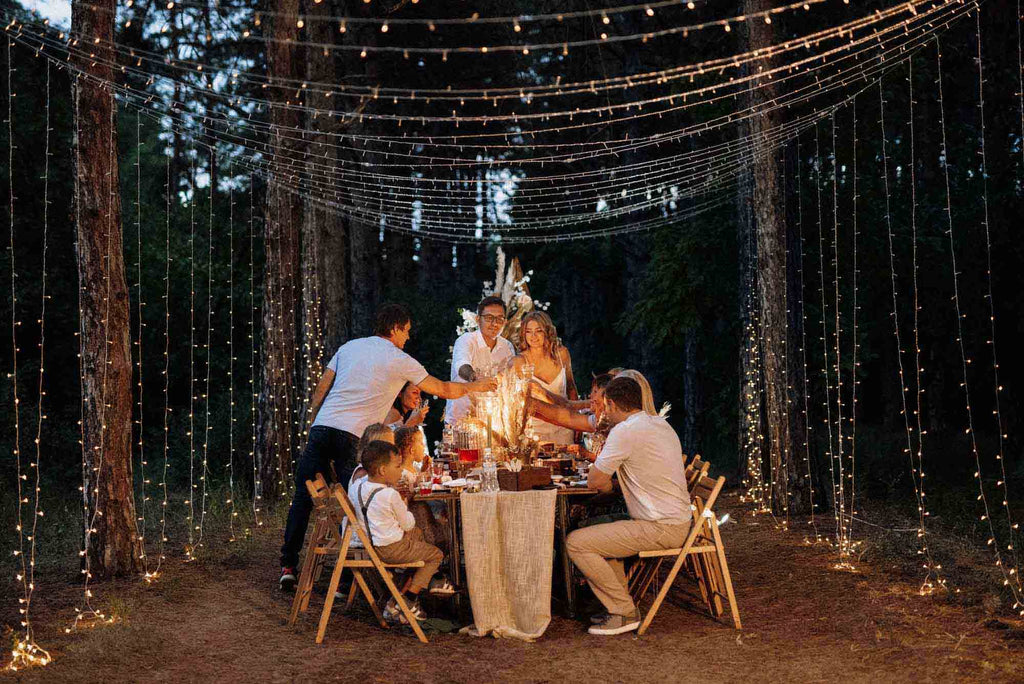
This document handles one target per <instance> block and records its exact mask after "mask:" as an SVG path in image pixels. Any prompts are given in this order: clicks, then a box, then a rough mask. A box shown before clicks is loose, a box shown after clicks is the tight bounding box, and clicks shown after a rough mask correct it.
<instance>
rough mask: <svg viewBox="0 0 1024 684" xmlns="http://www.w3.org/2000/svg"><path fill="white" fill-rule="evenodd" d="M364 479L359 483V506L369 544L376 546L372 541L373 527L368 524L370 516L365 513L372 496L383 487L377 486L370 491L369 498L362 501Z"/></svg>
mask: <svg viewBox="0 0 1024 684" xmlns="http://www.w3.org/2000/svg"><path fill="white" fill-rule="evenodd" d="M364 484H366V482H365V481H363V482H360V483H359V508H360V509H361V510H362V511H363V524H364V525H365V526H366V534H367V535H368V536H369V537H370V546H376V545H377V544H375V543H374V541H373V528H372V527H371V526H370V516H369V515H367V510H368V509H369V508H370V504H371V503H372V502H373V497H375V496H377V494H379V493H380V491H381V490H382V489H385V487H378V488H377V489H374V490H373V491H372V492H370V498H369V499H367V500H366V501H365V502H363V485H364Z"/></svg>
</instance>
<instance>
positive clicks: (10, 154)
mask: <svg viewBox="0 0 1024 684" xmlns="http://www.w3.org/2000/svg"><path fill="white" fill-rule="evenodd" d="M11 52H12V51H11V39H10V38H8V39H7V163H8V167H7V179H8V188H7V189H8V199H9V200H10V204H9V205H8V217H9V222H10V225H9V228H10V245H9V247H10V259H11V264H10V274H11V374H10V378H11V384H12V390H13V400H14V402H13V403H14V440H15V441H14V454H13V455H14V457H15V463H16V465H15V475H16V477H17V484H16V490H17V496H18V502H17V509H18V522H17V525H16V529H17V532H18V547H17V548H16V549H15V550H14V555H15V556H16V557H17V559H18V564H19V565H20V571H19V572H17V574H16V575H15V579H16V580H17V581H18V583H19V584H21V594H22V595H21V596H20V597H18V615H19V618H20V626H21V628H22V634H21V635H20V636H17V637H15V638H14V644H13V646H12V648H11V660H10V662H8V664H7V667H6V669H7V670H9V671H12V672H14V671H17V670H21V669H24V668H27V667H32V666H41V665H47V664H49V662H50V661H51V658H50V654H49V653H47V652H46V651H45V650H43V649H42V648H40V647H39V646H38V645H37V644H36V643H35V639H34V636H33V633H32V616H31V612H32V594H33V593H34V591H35V564H36V563H35V558H36V534H37V530H38V521H39V518H40V517H41V516H42V515H43V512H42V510H40V508H39V491H40V488H39V468H40V461H41V457H42V454H41V446H40V444H41V437H42V425H43V419H44V417H45V416H44V414H43V389H44V385H43V365H44V360H45V344H44V343H45V334H44V333H45V320H46V298H47V295H46V249H47V226H48V219H49V213H48V206H49V176H50V173H49V171H50V165H49V159H50V67H49V64H48V65H47V68H46V142H45V150H46V153H45V154H46V157H45V161H44V171H43V256H42V284H41V287H42V296H41V299H42V305H41V310H40V315H39V397H38V405H37V410H38V414H37V425H36V437H35V460H34V461H32V462H30V464H29V466H30V468H31V469H32V470H34V471H35V473H34V486H33V489H34V496H33V507H32V530H31V532H30V533H29V534H28V535H27V537H28V542H29V554H28V559H27V560H26V556H25V540H26V534H25V530H24V519H23V507H24V505H25V504H27V503H28V497H26V496H25V492H24V487H25V484H24V483H26V482H28V477H27V476H26V474H25V472H24V470H23V467H22V461H21V422H20V415H19V414H20V408H21V407H20V397H19V396H18V351H19V350H18V336H17V329H18V327H19V326H20V325H21V323H20V322H19V321H18V313H17V301H18V297H17V291H16V287H15V285H16V281H17V263H16V260H15V252H14V245H15V231H14V224H15V214H14V201H15V196H14V135H13V134H14V123H13V122H14V106H13V100H14V97H15V93H14V86H13V83H12V79H13V76H14V72H15V69H14V66H13V62H12V60H11Z"/></svg>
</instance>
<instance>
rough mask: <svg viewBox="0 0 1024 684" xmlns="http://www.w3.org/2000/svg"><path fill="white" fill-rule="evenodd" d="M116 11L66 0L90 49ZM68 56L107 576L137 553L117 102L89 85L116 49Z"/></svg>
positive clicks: (89, 454)
mask: <svg viewBox="0 0 1024 684" xmlns="http://www.w3.org/2000/svg"><path fill="white" fill-rule="evenodd" d="M116 11H117V4H116V2H115V0H98V1H97V2H95V3H92V4H84V3H77V2H76V3H74V4H73V6H72V12H71V30H72V32H73V33H74V34H75V35H78V36H82V37H83V39H84V40H88V41H89V42H90V43H91V42H93V39H95V41H96V43H97V45H96V46H95V50H96V51H97V52H101V51H105V50H106V49H107V48H105V47H103V46H107V45H111V44H112V43H113V40H114V16H115V14H116ZM108 60H109V61H108ZM76 61H77V62H78V64H76V67H77V68H78V69H80V70H81V71H82V72H83V74H85V75H83V76H81V77H79V78H76V79H75V80H74V82H73V90H72V97H73V99H74V111H75V126H74V131H75V132H74V159H75V195H74V196H75V217H76V230H77V246H78V279H79V285H80V289H79V298H80V302H81V323H80V331H79V333H80V335H81V338H80V344H81V364H82V417H83V421H82V437H83V441H82V449H83V453H84V459H85V462H84V464H83V473H84V474H85V476H86V478H87V479H86V482H84V483H83V487H82V496H83V504H84V510H85V513H86V518H87V519H86V521H85V528H86V540H87V541H88V544H87V547H86V553H87V554H88V561H89V569H90V572H91V573H92V574H93V575H94V576H98V577H102V576H107V577H109V576H113V575H126V574H131V573H135V572H138V571H139V570H140V568H141V560H140V559H141V556H142V540H141V539H140V538H139V535H138V529H137V528H136V524H135V497H134V492H133V487H132V450H131V442H132V359H131V353H130V351H129V350H130V346H129V343H130V339H129V338H130V335H129V321H130V318H129V307H128V286H127V283H126V281H125V273H124V254H123V252H122V247H121V195H120V187H119V184H120V178H119V174H118V166H117V108H116V103H115V100H114V95H113V92H112V91H110V90H109V89H107V88H104V87H102V86H101V85H99V84H100V83H101V82H107V83H110V82H113V81H114V80H115V78H114V69H113V67H112V66H111V65H112V64H115V63H116V61H117V56H116V55H114V54H109V55H107V56H106V59H104V60H101V59H96V60H95V61H93V60H91V59H77V60H76ZM90 77H91V78H90ZM94 79H95V80H94Z"/></svg>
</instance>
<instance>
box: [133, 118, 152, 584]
mask: <svg viewBox="0 0 1024 684" xmlns="http://www.w3.org/2000/svg"><path fill="white" fill-rule="evenodd" d="M135 250H136V259H135V290H136V295H135V310H136V313H135V315H136V318H137V321H136V326H137V327H136V335H135V340H134V347H135V349H136V362H135V375H136V381H135V386H136V388H137V392H138V401H137V402H136V404H135V407H136V408H137V409H138V411H139V417H138V420H136V421H135V424H136V425H137V426H138V430H139V442H138V447H139V488H140V498H141V499H142V501H141V505H140V506H138V511H139V517H138V530H139V535H138V537H139V560H140V561H142V571H143V575H144V576H148V575H149V560H148V557H147V555H146V507H147V506H146V504H147V503H148V502H149V496H148V495H147V493H146V485H147V484H149V481H148V480H147V479H146V465H147V464H146V452H145V421H144V418H143V416H144V411H143V408H144V404H143V385H142V380H143V373H142V328H143V327H145V323H144V322H143V316H142V309H143V307H144V306H145V303H144V302H143V297H142V120H141V116H140V115H139V113H138V112H136V113H135Z"/></svg>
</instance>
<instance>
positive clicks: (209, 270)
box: [193, 146, 216, 547]
mask: <svg viewBox="0 0 1024 684" xmlns="http://www.w3.org/2000/svg"><path fill="white" fill-rule="evenodd" d="M209 151H210V168H209V170H208V171H207V177H208V178H209V181H208V185H207V223H206V229H207V230H206V344H205V345H204V346H205V348H206V355H205V356H206V359H205V361H206V378H205V381H204V385H203V413H204V420H203V469H202V473H201V474H200V476H199V481H200V482H202V483H203V484H202V488H203V494H202V499H201V501H200V509H199V510H200V512H199V530H198V531H199V534H198V539H197V541H196V546H199V547H202V546H203V535H204V532H205V531H206V509H207V502H208V501H209V494H210V431H211V430H212V429H213V427H212V426H211V425H210V367H211V365H212V360H213V359H212V355H213V348H212V345H211V343H212V342H213V179H214V177H215V176H216V174H215V173H214V164H216V161H215V157H214V149H213V147H212V146H211V147H210V150H209ZM193 201H194V198H193Z"/></svg>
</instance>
